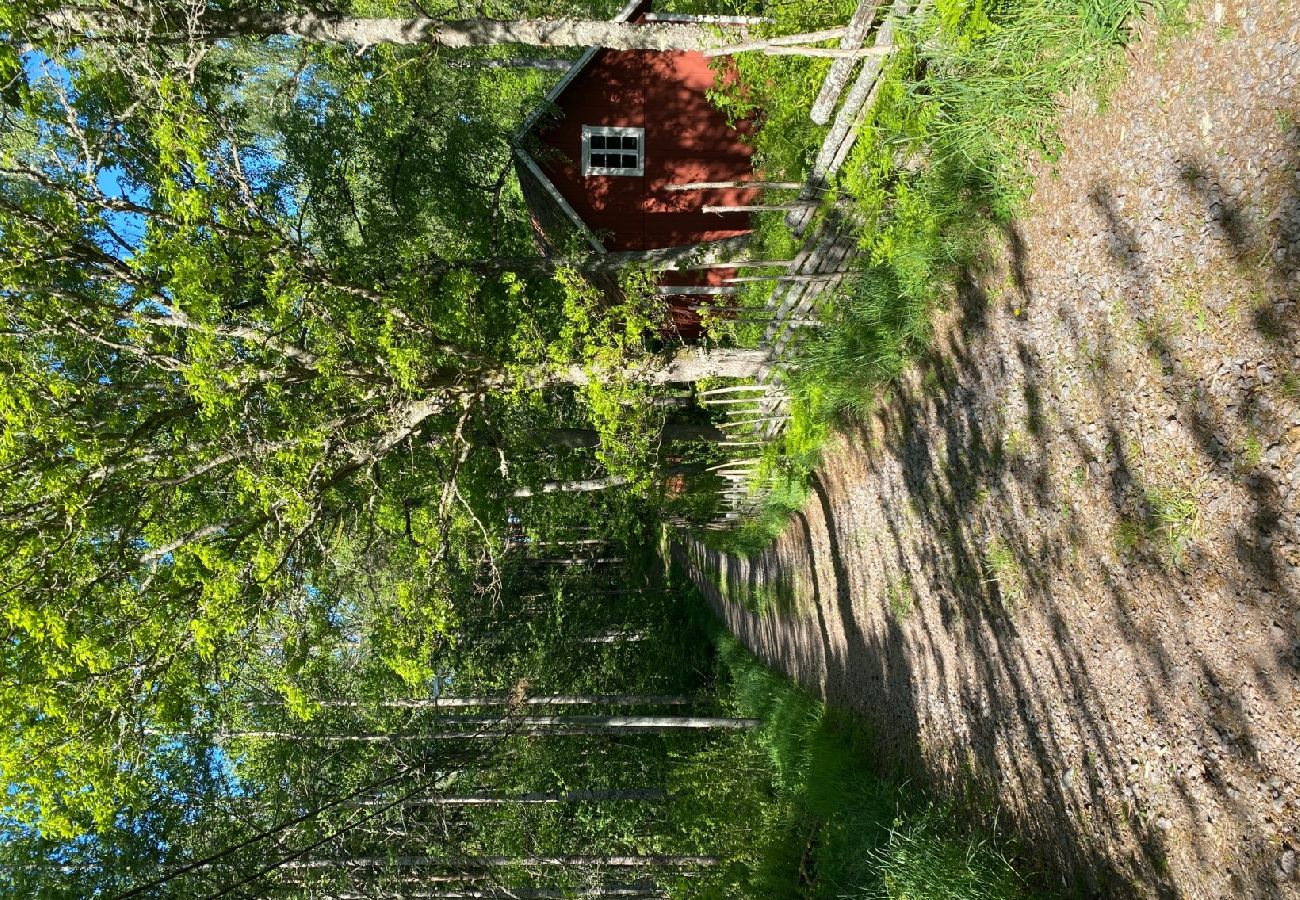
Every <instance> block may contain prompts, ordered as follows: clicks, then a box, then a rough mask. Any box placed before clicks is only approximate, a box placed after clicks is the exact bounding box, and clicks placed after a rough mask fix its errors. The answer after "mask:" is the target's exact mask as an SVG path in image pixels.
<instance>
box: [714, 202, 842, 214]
mask: <svg viewBox="0 0 1300 900" xmlns="http://www.w3.org/2000/svg"><path fill="white" fill-rule="evenodd" d="M816 205H817V201H816V200H799V201H795V202H794V203H756V204H751V205H745V206H705V207H702V208H701V210H700V211H701V212H705V213H718V214H719V215H722V214H726V213H742V212H790V211H792V210H796V209H806V208H809V207H815V206H816Z"/></svg>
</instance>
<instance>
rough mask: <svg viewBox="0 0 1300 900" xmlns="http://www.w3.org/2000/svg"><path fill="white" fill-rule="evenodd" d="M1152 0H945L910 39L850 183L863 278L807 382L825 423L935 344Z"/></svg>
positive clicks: (846, 186)
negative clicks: (1070, 119)
mask: <svg viewBox="0 0 1300 900" xmlns="http://www.w3.org/2000/svg"><path fill="white" fill-rule="evenodd" d="M1145 8H1146V4H1143V3H1142V2H1140V0H1001V2H996V0H995V2H990V3H967V2H960V0H940V2H937V3H936V4H935V7H934V11H933V13H932V14H931V15H930V16H929V17H928V18H926V19H924V20H923V21H921V22H919V23H917V24H916V25H915V27H914V28H913V29H912V30H911V32H910V33H909V34H908V35H907V36H906V38H904V40H905V42H906V49H905V50H903V51H902V52H900V53H899V54H898V55H897V56H896V57H895V59H894V60H893V62H892V64H891V66H890V68H889V70H888V71H887V72H886V74H885V75H884V81H883V83H882V89H881V92H880V98H879V101H878V103H877V105H876V107H875V108H874V109H873V110H872V112H871V113H870V115H869V117H868V120H867V123H866V127H865V128H864V129H863V137H862V138H861V139H860V140H859V142H858V145H857V146H856V147H855V149H854V152H853V153H852V155H851V157H850V159H849V162H848V163H847V165H846V166H845V169H844V170H843V172H842V173H841V176H840V182H839V184H838V188H839V190H840V192H841V194H842V195H846V196H847V197H849V198H851V199H852V201H853V202H854V204H855V205H856V207H857V210H858V213H859V215H860V218H861V220H862V221H864V222H866V223H869V224H868V225H867V227H866V228H865V229H864V231H863V233H862V236H861V247H862V252H861V255H860V266H861V268H860V273H859V275H858V278H857V279H856V281H855V282H854V283H853V284H852V286H851V287H850V288H849V289H848V290H847V291H845V292H843V293H842V294H841V295H840V297H839V298H838V299H837V302H836V303H835V304H834V306H833V308H832V310H831V314H830V323H829V327H828V328H827V329H826V331H825V333H824V335H823V337H822V339H821V340H820V341H817V342H815V343H813V344H812V345H810V346H809V347H808V348H807V350H806V353H805V356H804V358H803V359H802V360H800V361H799V364H800V373H799V378H798V379H797V380H798V382H799V384H800V385H801V386H802V388H803V390H805V391H816V392H818V393H819V394H820V395H821V397H822V402H821V403H820V404H819V406H818V409H817V411H818V412H819V413H820V414H822V415H828V416H830V415H834V414H836V413H849V414H861V413H862V412H864V411H865V410H867V409H869V408H870V407H871V406H872V405H873V404H874V403H875V402H876V400H877V399H878V398H879V397H880V395H881V393H882V391H883V390H885V389H886V388H887V387H888V385H889V384H890V383H892V382H893V381H894V380H895V379H896V378H897V377H898V376H899V375H900V374H901V373H902V372H903V371H904V370H906V369H907V368H908V367H909V366H910V365H911V364H912V363H913V362H914V361H915V360H916V359H917V357H918V355H919V354H920V353H921V352H922V351H923V350H924V349H925V348H926V347H927V345H928V342H929V338H930V323H931V321H932V319H933V317H934V314H935V311H936V308H937V307H939V306H940V304H941V303H942V302H943V299H944V298H946V297H950V296H951V295H952V293H953V286H954V284H955V283H956V281H957V279H958V277H959V275H960V273H961V272H962V270H963V269H967V270H969V269H975V268H978V265H979V261H980V259H981V257H982V255H983V254H984V253H985V251H986V250H987V249H988V247H989V244H990V242H991V240H992V239H993V238H994V237H995V236H997V235H998V234H999V233H1000V231H1001V229H1002V228H1003V227H1004V226H1005V225H1006V224H1007V223H1008V222H1009V221H1010V220H1011V219H1012V218H1014V216H1015V214H1016V213H1017V212H1018V211H1019V209H1020V208H1021V206H1022V204H1023V201H1024V199H1025V198H1026V197H1027V196H1028V194H1029V192H1030V189H1031V188H1032V180H1031V171H1032V167H1033V165H1034V164H1035V162H1036V161H1038V160H1041V159H1043V158H1045V157H1046V158H1050V157H1052V156H1053V155H1055V154H1056V153H1057V151H1058V149H1059V146H1060V143H1059V136H1058V134H1057V131H1056V119H1057V115H1058V105H1059V102H1060V98H1061V97H1062V96H1063V95H1065V94H1068V93H1070V92H1072V91H1077V90H1092V91H1093V92H1094V94H1097V95H1100V96H1104V93H1105V90H1106V88H1107V86H1108V85H1109V84H1110V83H1112V82H1113V81H1114V79H1115V76H1116V74H1117V72H1118V71H1119V62H1120V55H1121V54H1120V51H1121V50H1122V48H1123V46H1124V44H1125V42H1126V41H1127V40H1128V39H1129V37H1130V34H1131V25H1132V23H1133V22H1134V20H1135V18H1136V17H1137V16H1138V15H1139V14H1140V13H1142V11H1143V10H1144V9H1145Z"/></svg>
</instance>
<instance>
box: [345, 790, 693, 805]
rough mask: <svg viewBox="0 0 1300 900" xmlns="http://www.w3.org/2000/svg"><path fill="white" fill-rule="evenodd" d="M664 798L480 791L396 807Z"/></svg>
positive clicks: (650, 793)
mask: <svg viewBox="0 0 1300 900" xmlns="http://www.w3.org/2000/svg"><path fill="white" fill-rule="evenodd" d="M667 798H668V792H667V791H665V790H664V789H663V788H624V789H610V790H604V791H564V792H562V793H528V794H494V793H491V792H489V791H481V792H479V793H476V794H465V795H461V796H455V797H420V798H418V799H414V800H403V801H402V802H400V803H398V804H397V807H398V808H403V809H405V808H407V807H413V806H506V805H509V804H512V803H520V804H553V803H605V802H612V801H623V800H629V801H632V800H635V801H648V800H666V799H667ZM390 803H392V801H391V800H382V799H375V800H356V801H353V802H351V803H348V804H345V805H347V806H350V807H362V806H387V805H389V804H390Z"/></svg>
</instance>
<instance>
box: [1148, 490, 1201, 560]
mask: <svg viewBox="0 0 1300 900" xmlns="http://www.w3.org/2000/svg"><path fill="white" fill-rule="evenodd" d="M1146 501H1147V509H1148V510H1150V512H1151V519H1152V522H1153V525H1154V528H1155V533H1156V536H1157V538H1158V539H1159V541H1160V545H1161V547H1162V548H1163V550H1164V551H1165V553H1166V555H1167V557H1168V558H1169V560H1170V561H1171V562H1173V563H1174V564H1175V565H1181V564H1182V560H1183V554H1184V553H1185V552H1186V550H1187V547H1188V545H1190V544H1191V542H1192V540H1193V539H1194V538H1195V537H1196V534H1197V531H1198V530H1199V527H1200V521H1201V508H1200V505H1199V504H1198V503H1197V501H1196V495H1195V494H1194V493H1192V491H1191V490H1190V489H1188V488H1186V487H1182V486H1178V485H1172V486H1167V487H1159V488H1153V489H1152V490H1150V491H1148V492H1147V497H1146Z"/></svg>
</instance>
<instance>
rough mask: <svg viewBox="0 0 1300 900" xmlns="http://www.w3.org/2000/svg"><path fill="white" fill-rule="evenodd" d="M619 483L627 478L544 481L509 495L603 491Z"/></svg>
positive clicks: (608, 477) (516, 490)
mask: <svg viewBox="0 0 1300 900" xmlns="http://www.w3.org/2000/svg"><path fill="white" fill-rule="evenodd" d="M621 484H627V479H626V478H624V477H623V476H621V475H609V476H606V477H605V478H584V479H580V480H578V481H546V482H543V483H542V485H541V487H539V488H538V489H537V490H533V489H532V488H530V487H521V488H517V489H515V491H514V492H513V493H512V494H511V495H510V496H511V497H535V496H537V495H538V494H577V493H582V492H585V491H603V490H605V489H606V488H612V487H618V486H619V485H621Z"/></svg>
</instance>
